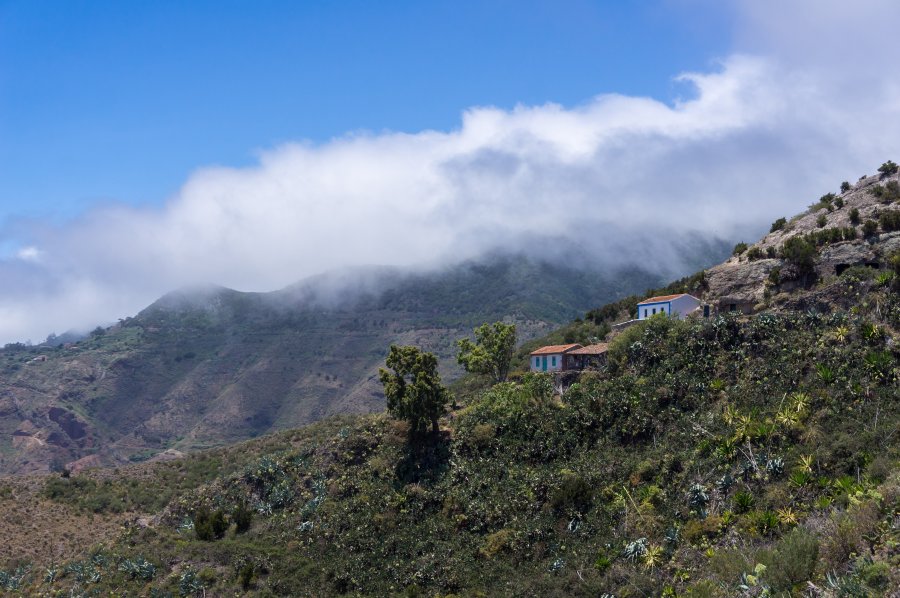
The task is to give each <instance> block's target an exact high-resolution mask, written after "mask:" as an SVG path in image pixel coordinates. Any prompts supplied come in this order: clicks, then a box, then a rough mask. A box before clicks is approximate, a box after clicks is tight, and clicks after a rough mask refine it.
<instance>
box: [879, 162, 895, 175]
mask: <svg viewBox="0 0 900 598" xmlns="http://www.w3.org/2000/svg"><path fill="white" fill-rule="evenodd" d="M897 169H898V167H897V165H896V164H895V163H894V162H893V161H892V160H888V161H887V162H885V163H884V164H882V165H881V166H879V167H878V172H879V173H881V176H882V177H886V176H890V175H892V174H897Z"/></svg>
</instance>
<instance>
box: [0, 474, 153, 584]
mask: <svg viewBox="0 0 900 598" xmlns="http://www.w3.org/2000/svg"><path fill="white" fill-rule="evenodd" d="M45 479H46V476H23V477H11V478H3V479H0V537H2V538H3V542H0V567H3V568H5V569H7V570H8V569H11V568H15V566H16V565H18V564H22V563H34V562H38V563H50V562H59V561H63V560H66V559H71V558H74V557H76V556H78V555H80V554H82V553H84V551H85V550H87V549H89V548H90V547H91V546H94V545H96V544H100V543H104V542H109V541H111V540H113V539H114V538H115V537H117V536H118V535H119V533H120V532H121V531H122V529H123V527H124V526H125V525H126V524H127V523H129V522H131V521H133V520H134V519H135V518H136V517H137V516H136V514H134V513H121V514H112V513H106V514H104V515H103V516H95V515H93V514H91V513H84V512H81V511H79V510H77V509H74V508H73V507H69V506H67V505H64V504H60V503H57V502H53V501H50V500H47V499H45V498H43V497H42V496H41V489H42V488H43V485H44V481H45Z"/></svg>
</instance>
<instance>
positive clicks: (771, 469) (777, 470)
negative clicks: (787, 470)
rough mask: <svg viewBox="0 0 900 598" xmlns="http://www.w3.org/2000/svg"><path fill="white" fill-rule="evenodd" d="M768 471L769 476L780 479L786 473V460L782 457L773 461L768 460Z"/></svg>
mask: <svg viewBox="0 0 900 598" xmlns="http://www.w3.org/2000/svg"><path fill="white" fill-rule="evenodd" d="M766 471H767V472H768V473H769V475H772V476H775V477H778V476H780V475H781V474H783V473H784V459H782V458H781V457H775V458H773V459H768V460H766Z"/></svg>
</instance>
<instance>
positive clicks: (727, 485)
mask: <svg viewBox="0 0 900 598" xmlns="http://www.w3.org/2000/svg"><path fill="white" fill-rule="evenodd" d="M732 486H734V478H733V477H732V476H731V473H730V472H725V475H723V476H722V477H721V478H719V479H718V481H717V482H716V489H717V490H718V491H719V494H721V495H722V496H727V495H728V491H729V490H731V487H732Z"/></svg>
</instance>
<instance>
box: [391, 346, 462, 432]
mask: <svg viewBox="0 0 900 598" xmlns="http://www.w3.org/2000/svg"><path fill="white" fill-rule="evenodd" d="M386 365H387V367H388V369H381V370H380V371H379V379H380V380H381V384H382V385H383V386H384V395H385V397H387V408H388V411H389V412H390V413H391V415H392V416H394V417H396V418H398V419H405V420H407V421H408V422H409V424H410V434H411V435H413V436H419V435H422V434H424V433H425V432H426V431H427V428H428V424H429V423H430V424H431V431H432V432H437V431H438V419H439V418H440V417H441V416H442V415H443V414H444V412H445V411H446V407H447V403H448V402H449V400H450V392H449V391H448V390H447V389H446V388H445V387H444V385H443V384H441V377H440V375H439V374H438V372H437V357H435V356H434V355H433V354H432V353H426V352H424V351H422V350H421V349H419V348H418V347H413V346H397V345H391V352H390V354H389V355H388V358H387V362H386Z"/></svg>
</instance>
